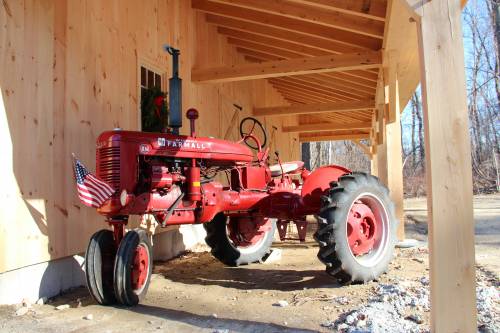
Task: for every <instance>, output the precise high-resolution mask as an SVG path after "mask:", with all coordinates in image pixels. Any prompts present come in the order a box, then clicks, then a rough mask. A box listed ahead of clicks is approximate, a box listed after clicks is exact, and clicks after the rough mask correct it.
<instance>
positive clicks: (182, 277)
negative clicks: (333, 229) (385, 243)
mask: <svg viewBox="0 0 500 333" xmlns="http://www.w3.org/2000/svg"><path fill="white" fill-rule="evenodd" d="M474 203H475V220H476V243H477V247H476V257H477V263H478V270H477V272H478V273H477V275H478V281H479V282H478V283H479V284H480V285H482V286H484V287H485V288H486V289H485V290H486V291H490V292H491V290H493V296H496V297H498V292H499V290H500V289H499V287H500V284H499V277H500V241H499V240H500V196H486V197H476V198H475V201H474ZM405 209H406V212H407V215H408V224H407V231H408V232H407V236H408V237H412V238H417V239H420V240H421V241H422V243H421V246H419V247H415V248H411V249H398V250H397V253H396V258H395V259H394V260H393V262H392V263H391V265H390V269H389V272H388V273H387V274H384V275H383V276H382V277H381V278H380V279H379V281H377V282H370V283H368V284H364V285H351V286H347V287H342V286H340V285H338V284H336V283H334V282H333V281H332V280H331V279H330V278H329V277H328V276H327V275H326V273H325V272H324V267H323V265H322V264H320V262H319V261H318V260H317V259H316V253H317V246H316V244H315V242H313V241H309V240H308V241H307V242H306V243H303V244H299V243H276V244H274V246H273V247H274V248H280V249H282V250H283V252H282V259H281V261H279V262H275V263H269V264H253V265H248V266H244V267H238V268H230V267H225V266H223V265H222V264H221V263H219V262H218V261H216V260H215V259H213V258H212V257H211V255H210V254H209V253H189V254H186V255H183V256H181V257H179V258H176V259H174V260H171V261H169V262H166V263H157V264H156V266H155V270H154V276H153V279H152V281H151V285H150V289H149V292H148V295H147V298H146V300H145V301H144V302H143V304H141V305H139V306H137V307H134V308H124V307H102V306H98V305H96V304H95V302H94V301H93V300H92V299H91V298H90V296H89V295H88V293H87V291H86V289H85V288H77V289H75V290H73V291H71V292H68V293H66V294H65V295H61V296H59V297H56V298H54V299H52V300H49V302H48V304H46V305H36V304H35V305H31V307H28V310H27V311H22V310H21V311H19V309H21V307H22V306H21V305H17V306H3V307H0V331H1V332H19V333H21V332H23V333H24V332H50V333H56V332H124V331H137V330H140V331H141V332H219V333H223V332H281V331H286V332H318V331H319V332H332V331H333V330H335V329H339V328H340V329H342V327H341V326H339V324H341V323H343V322H349V317H348V316H347V315H348V314H350V313H351V311H352V310H353V309H359V308H360V307H361V306H363V305H365V304H366V303H367V302H368V301H369V300H374V299H376V298H377V297H382V300H383V301H384V302H387V303H390V302H391V300H392V298H393V297H395V296H394V295H396V294H394V293H392V294H391V293H387V295H386V294H384V292H383V291H382V292H381V290H380V286H389V287H391V286H404V288H406V289H405V290H403V292H400V291H398V292H397V293H399V294H401V295H408V294H410V295H411V292H410V291H412V292H420V291H421V290H422V289H425V288H427V284H428V282H427V281H428V280H426V279H427V276H428V270H427V266H428V251H427V248H426V245H425V240H426V230H427V229H426V223H425V214H426V210H425V209H426V208H425V200H422V199H412V200H407V201H406V203H405ZM391 288H392V287H391ZM488 288H489V289H488ZM419 290H420V291H419ZM419 295H421V294H419ZM424 296H425V295H424ZM405 297H406V296H405ZM418 298H422V296H419V297H417V298H414V299H410V303H411V302H415V299H417V300H418ZM279 301H286V303H288V305H287V304H285V303H284V302H281V303H282V305H285V306H280V305H279V304H278V303H279ZM66 304H67V305H69V308H67V309H63V310H57V309H56V307H57V306H59V305H66ZM378 304H382V303H378ZM408 304H409V303H407V305H408ZM16 311H18V314H20V315H16ZM402 311H403V312H404V313H403V314H400V315H401V316H402V317H401V318H402V319H401V320H410V319H405V318H413V319H411V320H410V321H412V323H411V324H412V325H413V326H411V327H413V328H414V327H417V328H416V329H413V328H412V330H413V331H415V332H418V331H426V330H428V319H429V318H428V317H429V310H428V307H427V306H426V305H423V306H420V305H416V306H406V307H404V309H403V310H402ZM484 311H485V312H488V313H490V314H493V315H494V316H495V315H498V316H500V309H499V303H498V298H495V297H493V300H492V303H491V304H489V307H486V308H485V310H484ZM24 312H26V313H24ZM89 315H91V316H89ZM412 315H413V317H412ZM356 316H361V315H358V314H357V313H356ZM363 316H364V315H363ZM498 316H497V317H498ZM351 317H352V316H351ZM346 318H347V319H346ZM359 318H361V317H359ZM415 318H417V319H418V320H417V319H415ZM420 320H421V321H422V322H421V323H420V324H416V323H415V322H416V321H418V322H420ZM497 320H498V319H497ZM361 321H363V323H362V324H361ZM356 322H358V325H364V320H361V319H356ZM344 327H345V326H344ZM363 327H364V326H363ZM492 327H496V326H492ZM482 328H484V326H483V327H482ZM490 329H491V328H490ZM494 329H495V328H494ZM373 330H374V329H373ZM361 331H370V330H366V329H365V330H361ZM384 331H391V330H389V329H388V330H384ZM392 331H398V330H397V329H393V330H392ZM484 331H487V330H484Z"/></svg>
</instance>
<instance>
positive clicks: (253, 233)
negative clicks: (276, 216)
mask: <svg viewBox="0 0 500 333" xmlns="http://www.w3.org/2000/svg"><path fill="white" fill-rule="evenodd" d="M227 228H228V236H229V239H230V240H231V241H232V242H233V244H234V246H236V247H249V246H252V245H255V244H258V243H259V242H260V241H261V240H262V238H264V236H265V235H266V232H267V231H269V230H271V220H269V219H264V218H262V219H251V218H246V217H241V218H234V219H231V220H230V221H229V223H228V225H227Z"/></svg>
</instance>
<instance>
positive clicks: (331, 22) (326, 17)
mask: <svg viewBox="0 0 500 333" xmlns="http://www.w3.org/2000/svg"><path fill="white" fill-rule="evenodd" d="M211 1H212V2H220V3H223V4H231V5H234V6H238V7H241V8H247V9H252V10H257V11H260V12H264V13H269V14H273V15H280V16H284V17H289V18H293V19H298V20H302V21H306V22H311V23H317V24H321V25H324V26H328V27H333V28H339V29H342V30H346V31H350V32H354V33H357V34H362V35H366V36H370V37H374V38H382V37H383V35H384V23H383V22H381V21H378V20H372V19H369V18H364V17H359V16H358V17H355V16H353V15H347V14H346V13H344V12H339V11H335V10H332V9H327V8H319V7H317V6H310V5H305V4H300V3H293V2H284V1H281V0H211Z"/></svg>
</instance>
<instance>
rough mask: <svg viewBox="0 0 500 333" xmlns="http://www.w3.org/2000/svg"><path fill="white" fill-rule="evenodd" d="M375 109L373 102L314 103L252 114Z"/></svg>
mask: <svg viewBox="0 0 500 333" xmlns="http://www.w3.org/2000/svg"><path fill="white" fill-rule="evenodd" d="M374 107H375V101H374V100H365V101H348V102H334V103H315V104H307V105H299V106H294V105H292V106H274V107H264V108H254V109H253V114H254V115H256V116H274V115H280V116H285V115H292V114H312V113H328V112H350V111H355V110H367V109H373V108H374Z"/></svg>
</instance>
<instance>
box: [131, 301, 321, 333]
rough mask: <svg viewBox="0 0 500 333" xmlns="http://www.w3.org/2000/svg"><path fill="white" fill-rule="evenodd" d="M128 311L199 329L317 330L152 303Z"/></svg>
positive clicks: (241, 330)
mask: <svg viewBox="0 0 500 333" xmlns="http://www.w3.org/2000/svg"><path fill="white" fill-rule="evenodd" d="M128 310H129V311H132V312H135V313H139V314H143V315H148V316H155V317H157V318H160V319H164V320H168V321H177V322H182V323H184V324H189V325H192V326H196V327H199V328H201V329H221V330H223V329H227V328H230V329H231V331H236V332H304V333H308V332H317V331H316V330H308V329H299V328H293V327H288V326H282V325H276V324H269V323H262V322H258V321H253V320H237V319H225V318H214V317H213V316H203V315H197V314H193V313H190V312H186V311H180V310H172V309H165V308H161V307H157V306H152V305H138V306H136V307H133V308H128Z"/></svg>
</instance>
